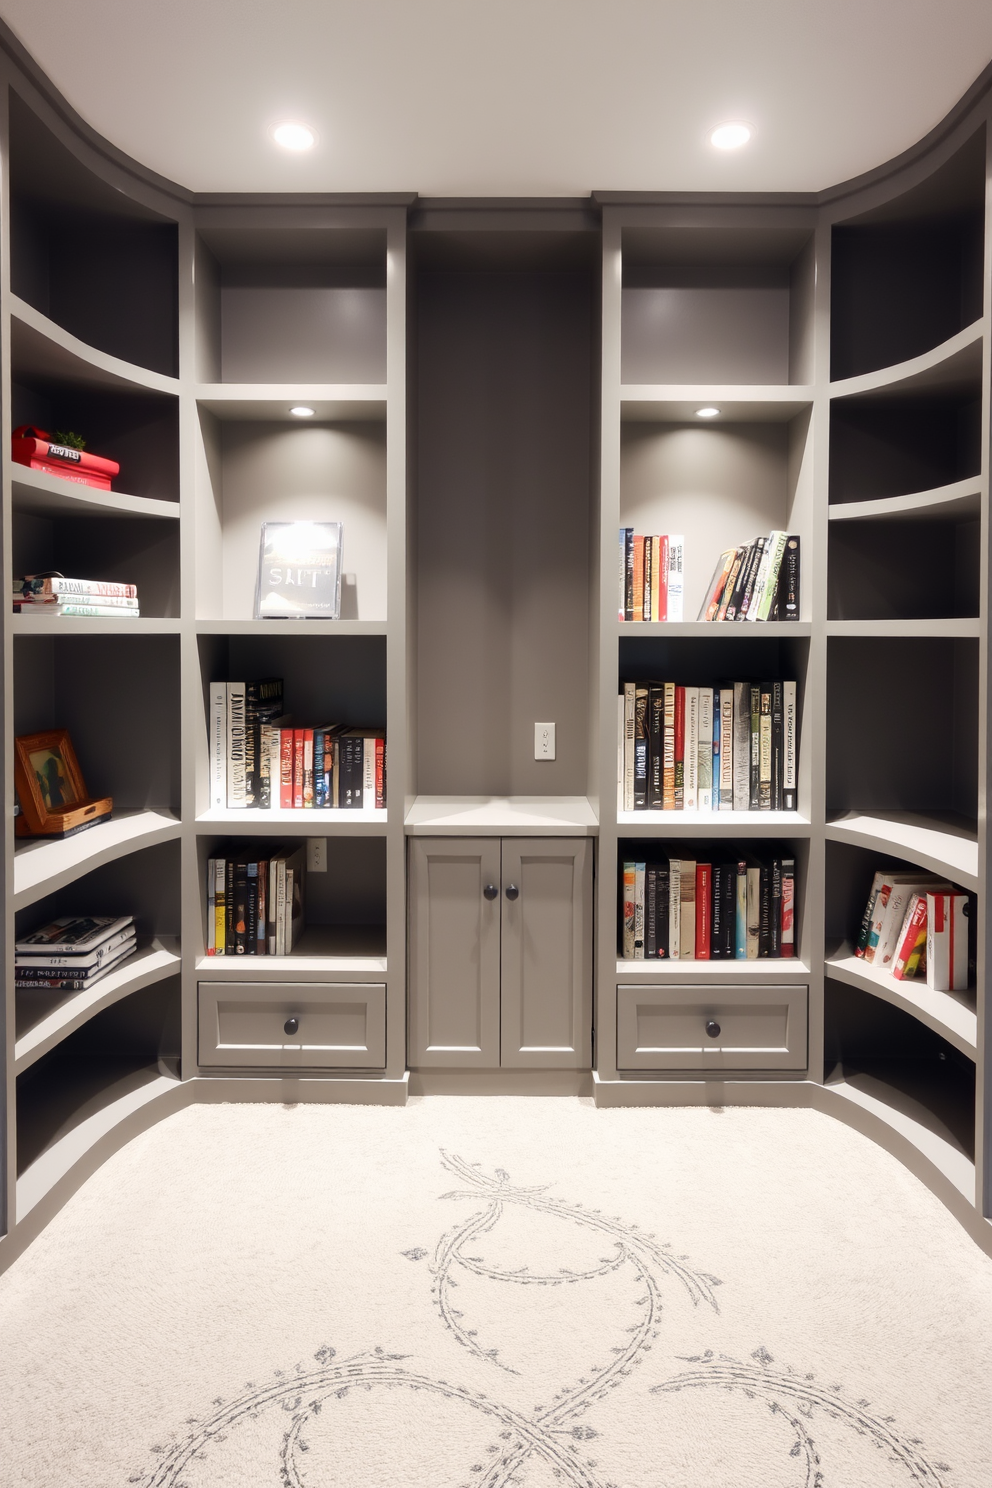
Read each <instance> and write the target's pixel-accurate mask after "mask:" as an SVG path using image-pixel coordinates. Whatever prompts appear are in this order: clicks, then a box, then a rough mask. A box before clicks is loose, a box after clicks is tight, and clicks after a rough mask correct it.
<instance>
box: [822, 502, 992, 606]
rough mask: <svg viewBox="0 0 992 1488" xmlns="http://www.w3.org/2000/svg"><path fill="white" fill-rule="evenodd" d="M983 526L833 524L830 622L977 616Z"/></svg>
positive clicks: (971, 521) (973, 522) (973, 520)
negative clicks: (981, 527)
mask: <svg viewBox="0 0 992 1488" xmlns="http://www.w3.org/2000/svg"><path fill="white" fill-rule="evenodd" d="M980 525H981V524H980V522H979V519H978V518H977V517H968V518H966V519H964V520H948V521H940V520H938V519H935V520H932V521H922V520H921V521H912V522H897V521H871V520H864V521H857V522H831V523H830V527H829V537H828V554H829V562H828V570H827V578H828V582H827V617H828V619H830V620H930V619H939V618H945V619H963V618H967V617H973V616H977V615H978V613H979V609H980V603H981V542H980Z"/></svg>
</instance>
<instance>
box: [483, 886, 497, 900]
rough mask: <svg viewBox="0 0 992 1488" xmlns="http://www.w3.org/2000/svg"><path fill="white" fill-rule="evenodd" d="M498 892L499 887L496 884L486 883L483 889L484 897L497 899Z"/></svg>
mask: <svg viewBox="0 0 992 1488" xmlns="http://www.w3.org/2000/svg"><path fill="white" fill-rule="evenodd" d="M498 893H499V889H498V888H497V887H496V885H495V884H486V887H485V888H484V889H483V891H482V897H483V898H484V899H495V898H496V896H497V895H498Z"/></svg>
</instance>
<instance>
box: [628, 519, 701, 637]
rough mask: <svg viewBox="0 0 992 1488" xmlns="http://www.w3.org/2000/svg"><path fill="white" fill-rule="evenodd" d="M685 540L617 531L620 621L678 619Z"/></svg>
mask: <svg viewBox="0 0 992 1488" xmlns="http://www.w3.org/2000/svg"><path fill="white" fill-rule="evenodd" d="M684 562H685V539H684V538H683V537H682V536H681V535H678V534H673V533H668V534H665V535H662V536H660V537H658V536H654V535H652V536H649V537H644V536H642V535H641V534H640V533H639V532H635V531H634V529H633V527H621V528H620V609H619V616H620V619H621V620H681V619H682V595H683V567H684Z"/></svg>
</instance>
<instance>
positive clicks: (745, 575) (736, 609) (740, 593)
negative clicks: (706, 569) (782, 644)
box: [696, 529, 799, 620]
mask: <svg viewBox="0 0 992 1488" xmlns="http://www.w3.org/2000/svg"><path fill="white" fill-rule="evenodd" d="M696 619H697V620H798V619H799V537H798V534H797V533H794V532H781V531H779V530H778V529H775V530H773V531H772V532H770V533H769V534H768V536H767V537H756V538H754V540H753V541H752V542H749V543H744V544H743V545H742V546H741V547H739V548H727V549H726V550H725V551H724V552H722V553H721V554H720V557H719V558H718V559H717V564H716V568H715V569H714V570H713V577H712V579H711V580H710V582H709V585H708V587H707V590H706V593H705V595H704V597H703V603H702V605H701V606H700V610H699V614H698V615H697V616H696Z"/></svg>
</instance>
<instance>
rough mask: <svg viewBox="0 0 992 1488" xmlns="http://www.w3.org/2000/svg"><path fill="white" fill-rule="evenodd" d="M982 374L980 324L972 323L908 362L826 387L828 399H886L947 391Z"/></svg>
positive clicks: (978, 378)
mask: <svg viewBox="0 0 992 1488" xmlns="http://www.w3.org/2000/svg"><path fill="white" fill-rule="evenodd" d="M981 375H982V321H980V320H976V321H973V322H972V324H971V325H970V326H965V328H964V330H963V331H958V333H957V335H956V336H951V337H950V338H949V340H947V341H944V342H942V343H941V344H940V346H935V347H934V348H933V349H932V350H931V351H925V352H924V353H923V355H922V356H918V357H912V358H910V360H909V361H908V362H897V363H896V365H895V366H894V367H881V368H879V370H878V371H877V372H863V373H861V375H860V376H858V377H845V378H844V379H843V380H842V381H840V382H832V383H831V384H830V396H831V398H856V397H887V396H891V395H892V394H899V393H924V392H929V391H930V390H931V389H935V390H936V389H940V390H948V391H949V390H950V389H952V388H955V387H961V386H962V385H964V384H967V383H969V382H977V381H978V380H980V378H981Z"/></svg>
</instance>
